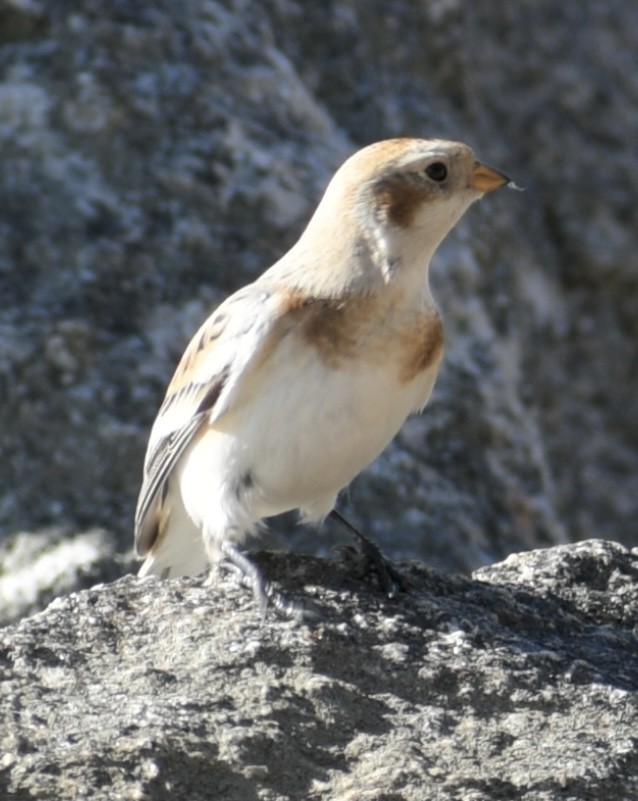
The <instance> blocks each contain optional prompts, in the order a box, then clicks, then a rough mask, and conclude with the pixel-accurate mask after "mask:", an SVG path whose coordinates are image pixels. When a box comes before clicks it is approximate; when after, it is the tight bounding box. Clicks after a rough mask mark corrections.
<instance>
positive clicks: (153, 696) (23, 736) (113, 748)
mask: <svg viewBox="0 0 638 801" xmlns="http://www.w3.org/2000/svg"><path fill="white" fill-rule="evenodd" d="M637 559H638V554H636V553H635V552H629V551H626V550H625V549H624V548H622V547H621V546H619V545H615V544H612V543H603V542H586V543H583V544H580V545H574V546H563V547H558V548H553V549H548V550H546V551H535V552H531V553H527V554H523V555H518V556H512V557H510V558H509V559H507V560H506V561H505V562H503V563H501V564H498V565H494V566H492V567H489V568H483V569H482V570H479V571H477V572H476V573H475V574H474V577H473V578H472V579H470V578H460V577H458V578H451V577H449V576H446V575H444V574H439V573H437V572H435V571H433V570H430V569H428V568H426V567H424V566H422V565H421V564H416V563H411V564H408V563H404V564H403V565H401V569H402V571H403V573H404V575H405V577H406V579H407V582H408V583H409V585H410V592H409V594H400V595H398V596H397V597H396V598H395V599H393V600H388V599H385V598H384V597H383V596H381V595H380V594H379V593H378V592H377V591H376V590H375V589H374V588H373V587H371V586H370V585H369V584H368V585H366V584H363V583H362V582H361V581H359V580H357V579H356V578H354V577H353V575H352V573H349V572H348V570H347V569H346V568H345V567H344V566H343V564H338V563H335V562H328V561H324V560H319V559H316V558H311V557H299V556H295V555H292V554H287V555H275V554H267V555H264V554H262V555H261V556H260V557H259V563H260V564H261V566H262V568H263V569H264V570H265V571H266V573H267V575H268V576H269V577H270V578H271V579H272V581H273V582H274V584H275V586H276V587H277V588H279V589H280V590H283V591H285V592H286V593H288V595H289V597H291V598H294V599H296V600H297V601H303V600H305V603H306V604H307V605H308V606H310V605H312V608H313V610H314V611H315V612H317V613H318V614H319V619H318V620H315V621H314V622H313V623H312V624H301V625H297V626H293V625H292V624H291V623H290V622H289V621H287V620H285V619H282V618H280V617H279V616H278V615H277V614H275V612H274V611H273V610H270V611H269V612H268V614H267V616H266V618H265V620H264V622H263V623H262V622H261V620H260V615H259V613H258V611H257V610H256V608H255V606H254V604H253V601H252V597H251V595H250V593H248V592H247V591H246V590H245V589H242V588H240V587H238V586H236V585H235V584H234V580H233V579H232V578H231V577H229V576H227V577H224V578H218V581H219V584H218V585H217V586H213V587H205V586H203V584H202V580H200V579H187V580H178V581H168V582H159V581H153V580H145V581H141V580H139V579H136V578H132V577H130V576H129V577H126V578H124V579H121V580H120V581H117V582H116V583H114V584H112V585H109V586H99V587H95V588H93V589H91V590H86V591H82V592H78V593H76V594H74V595H71V596H69V597H66V598H61V599H58V600H56V601H54V602H53V603H52V604H51V606H49V608H48V609H47V610H46V611H44V612H42V613H40V614H38V615H35V616H34V617H31V618H28V619H24V620H22V621H21V622H20V623H19V624H17V625H15V626H12V627H7V628H5V629H4V630H2V631H0V679H1V681H0V694H1V698H0V710H2V711H1V712H0V754H1V757H0V797H2V798H7V799H8V798H11V799H14V798H15V799H24V800H25V801H26V799H33V798H38V799H44V798H47V799H49V798H55V799H59V801H66V799H76V798H91V799H95V801H100V800H101V799H113V798H152V799H155V800H156V801H161V799H174V798H184V799H186V798H187V799H189V801H204V800H206V801H209V799H212V798H215V799H217V798H219V799H224V801H234V799H237V801H246V800H247V799H257V798H260V799H273V800H274V799H277V800H278V801H285V800H286V799H290V801H298V799H302V798H309V799H317V800H318V799H326V800H327V799H330V801H346V800H350V799H352V800H354V799H357V801H359V800H360V799H376V800H377V801H381V799H384V800H386V801H388V800H389V799H392V801H423V799H425V798H427V799H432V801H446V800H447V799H460V798H465V799H469V798H473V799H474V798H475V799H479V798H480V799H483V800H484V801H489V799H494V800H496V799H504V798H507V799H514V798H515V799H520V801H544V800H546V801H554V799H556V798H561V799H565V801H582V800H583V799H594V798H595V799H603V798H605V799H606V798H618V799H621V798H622V799H630V798H636V797H638V755H637V752H636V730H637V727H638V717H637V710H638V704H637V703H636V698H637V692H638V646H637V643H636V636H635V628H636V623H637V621H638V581H637V579H638V561H637Z"/></svg>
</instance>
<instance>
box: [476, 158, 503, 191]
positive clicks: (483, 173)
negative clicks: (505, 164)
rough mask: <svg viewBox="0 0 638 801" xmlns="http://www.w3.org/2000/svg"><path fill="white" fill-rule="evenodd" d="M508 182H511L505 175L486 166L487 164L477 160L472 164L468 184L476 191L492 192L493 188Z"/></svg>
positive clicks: (498, 187)
mask: <svg viewBox="0 0 638 801" xmlns="http://www.w3.org/2000/svg"><path fill="white" fill-rule="evenodd" d="M509 183H511V182H510V179H509V178H508V177H507V175H504V174H503V173H502V172H499V171H498V170H495V169H493V168H492V167H488V166H487V164H481V162H480V161H477V162H476V164H475V165H474V172H473V173H472V177H471V178H470V186H471V187H472V189H476V191H477V192H493V191H494V190H495V189H500V187H501V186H505V184H509Z"/></svg>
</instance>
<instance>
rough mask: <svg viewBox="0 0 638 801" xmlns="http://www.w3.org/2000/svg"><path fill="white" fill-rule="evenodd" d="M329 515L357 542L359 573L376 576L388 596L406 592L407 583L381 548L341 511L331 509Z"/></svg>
mask: <svg viewBox="0 0 638 801" xmlns="http://www.w3.org/2000/svg"><path fill="white" fill-rule="evenodd" d="M330 516H331V517H332V518H334V519H335V520H336V521H337V522H338V523H340V524H341V525H342V526H343V527H344V528H346V529H347V530H348V531H349V532H350V533H351V534H352V535H353V536H354V537H355V538H356V539H357V540H358V542H359V555H360V557H361V559H360V560H359V561H360V564H361V568H360V569H361V574H362V576H363V577H364V578H369V577H370V576H371V575H372V576H374V577H376V579H377V581H378V584H379V586H380V588H381V591H382V592H383V593H384V595H387V597H388V598H394V597H395V595H396V594H397V592H407V590H408V585H407V582H406V580H405V578H404V576H402V575H401V573H400V572H399V571H398V570H397V569H396V568H395V567H394V565H392V563H391V562H389V561H388V560H387V559H386V558H385V557H384V555H383V554H382V553H381V549H380V548H379V546H378V545H376V544H375V543H374V542H372V540H369V539H368V538H367V537H366V536H365V534H362V533H361V532H360V531H359V529H358V528H356V527H355V526H353V525H352V523H351V522H350V521H349V520H348V519H347V518H345V517H344V516H343V515H342V514H341V512H339V511H337V510H336V509H333V510H332V511H331V512H330Z"/></svg>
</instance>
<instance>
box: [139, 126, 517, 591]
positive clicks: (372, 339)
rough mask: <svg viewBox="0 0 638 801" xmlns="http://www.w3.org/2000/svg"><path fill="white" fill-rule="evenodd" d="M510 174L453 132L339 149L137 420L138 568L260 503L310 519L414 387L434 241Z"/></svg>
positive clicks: (212, 542)
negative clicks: (273, 246)
mask: <svg viewBox="0 0 638 801" xmlns="http://www.w3.org/2000/svg"><path fill="white" fill-rule="evenodd" d="M508 183H509V179H508V178H507V177H506V176H505V175H503V174H502V173H501V172H498V171H497V170H494V169H492V168H491V167H487V166H486V165H484V164H482V163H481V162H479V161H477V159H476V157H475V156H474V153H473V152H472V150H471V149H470V148H469V147H468V146H467V145H465V144H462V143H459V142H450V141H444V140H439V139H432V140H420V139H391V140H388V141H383V142H378V143H377V144H373V145H370V146H369V147H365V148H363V150H360V151H359V152H358V153H355V155H353V156H352V157H351V158H349V159H348V160H347V161H346V162H345V164H344V165H343V166H342V167H341V168H340V169H339V170H338V171H337V173H336V174H335V176H334V177H333V179H332V181H331V182H330V184H329V185H328V188H327V189H326V192H325V194H324V196H323V199H322V200H321V202H320V204H319V206H318V208H317V210H316V211H315V213H314V215H313V217H312V218H311V220H310V222H309V223H308V226H307V228H306V229H305V231H304V232H303V234H302V235H301V238H300V239H299V240H298V242H297V243H296V244H295V245H293V247H292V248H291V249H290V251H289V252H288V253H286V255H285V256H283V257H282V258H281V259H280V260H279V261H278V262H277V263H276V264H274V265H273V266H272V267H271V268H270V269H268V270H267V271H266V272H265V273H264V274H263V275H262V276H261V277H260V278H258V279H257V280H256V281H255V282H254V283H252V284H250V285H248V286H246V287H244V288H243V289H240V290H239V291H238V292H236V293H235V294H234V295H232V296H231V297H229V298H228V300H226V301H225V302H224V303H222V305H221V306H219V308H217V309H216V310H215V311H214V312H213V313H212V314H211V316H210V317H209V318H208V320H206V322H205V323H204V324H203V325H202V327H201V328H200V329H199V331H198V332H197V333H196V334H195V336H194V337H193V339H192V341H191V343H190V344H189V345H188V347H187V349H186V351H185V353H184V355H183V357H182V359H181V361H180V363H179V365H178V367H177V370H176V372H175V375H174V376H173V379H172V381H171V383H170V384H169V387H168V391H167V393H166V397H165V399H164V402H163V404H162V406H161V408H160V410H159V413H158V415H157V419H156V420H155V423H154V425H153V429H152V432H151V436H150V441H149V445H148V450H147V453H146V460H145V463H144V480H143V485H142V489H141V492H140V496H139V501H138V506H137V513H136V519H135V548H136V552H137V554H138V556H140V557H145V561H144V564H143V565H142V568H141V570H140V575H158V576H162V577H167V576H181V575H189V574H195V573H198V572H200V571H202V570H204V569H205V568H206V567H207V566H209V565H214V564H215V563H218V562H219V561H221V560H227V561H230V562H231V563H233V564H234V565H235V567H237V568H238V569H239V570H240V571H241V572H242V573H243V574H245V575H246V576H247V577H248V579H249V580H250V582H251V584H252V586H253V589H254V591H255V595H256V597H257V599H258V601H259V602H260V603H261V604H262V606H264V605H265V603H266V587H265V584H264V582H263V581H262V579H261V577H260V575H259V573H258V571H257V569H256V567H255V566H254V565H253V564H252V562H250V560H249V559H248V558H247V557H246V556H244V554H243V553H242V552H241V551H240V550H239V546H240V545H241V542H242V538H243V537H245V536H246V535H247V534H250V533H254V532H255V531H256V529H257V528H258V526H259V523H260V521H261V520H262V519H263V518H266V517H271V516H273V515H278V514H280V513H283V512H286V511H289V510H292V509H299V510H300V511H301V514H302V516H303V518H304V520H306V521H309V522H311V521H321V520H322V519H323V518H324V517H325V516H326V515H328V514H329V513H330V512H331V511H332V510H333V508H334V505H335V501H336V498H337V495H338V493H339V491H340V490H342V489H343V488H344V487H345V486H346V485H347V484H348V483H349V482H350V481H351V480H352V479H353V478H354V477H355V476H356V475H357V474H358V473H359V472H360V471H361V470H362V469H363V468H364V467H366V465H368V464H369V463H370V462H371V461H373V460H374V459H375V458H376V457H377V456H378V455H379V453H381V451H382V450H383V449H384V448H385V447H386V446H387V445H388V443H389V442H390V441H391V440H392V438H393V437H394V436H395V434H396V433H397V432H398V430H399V428H400V427H401V425H402V423H403V422H404V420H405V419H406V417H407V416H408V415H409V414H411V413H412V412H415V411H418V410H421V409H423V407H424V406H425V404H426V403H427V401H428V398H429V396H430V393H431V391H432V387H433V385H434V381H435V379H436V375H437V371H438V368H439V364H440V361H441V356H442V353H443V326H442V323H441V317H440V315H439V312H438V309H437V307H436V304H435V302H434V300H433V298H432V295H431V293H430V288H429V284H428V266H429V263H430V259H431V258H432V255H433V253H434V252H435V250H436V249H437V247H438V246H439V244H440V243H441V241H442V240H443V238H444V237H445V236H446V235H447V234H448V232H449V231H450V230H451V229H452V227H453V226H454V225H455V224H456V223H457V222H458V220H459V219H460V218H461V216H462V215H463V214H464V212H465V211H466V210H467V209H468V207H469V206H470V205H471V204H472V203H473V202H474V201H475V200H478V199H479V198H480V197H481V196H482V195H483V194H485V193H486V192H491V191H493V190H495V189H498V188H499V187H502V186H505V185H506V184H508Z"/></svg>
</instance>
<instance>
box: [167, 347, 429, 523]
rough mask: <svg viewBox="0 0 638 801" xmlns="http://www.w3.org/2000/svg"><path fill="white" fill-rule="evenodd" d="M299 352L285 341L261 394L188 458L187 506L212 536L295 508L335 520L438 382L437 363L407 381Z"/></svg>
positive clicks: (263, 377) (385, 367)
mask: <svg viewBox="0 0 638 801" xmlns="http://www.w3.org/2000/svg"><path fill="white" fill-rule="evenodd" d="M303 344H304V343H302V345H303ZM294 347H295V345H294V343H281V345H280V347H279V348H278V350H277V355H276V357H275V358H273V359H271V360H269V361H268V362H267V364H266V365H265V367H264V369H263V371H262V372H261V373H260V374H259V376H258V377H257V379H256V380H255V381H254V385H255V386H259V393H255V394H253V395H251V396H249V397H248V399H247V400H246V401H245V402H244V403H243V404H242V405H240V406H239V407H238V408H236V409H234V410H233V411H231V412H229V413H228V414H226V415H225V416H224V417H223V418H222V420H221V421H220V422H219V424H218V425H216V426H215V428H209V429H207V430H204V431H203V432H202V433H201V435H199V436H198V437H197V438H196V439H195V440H194V442H193V444H192V445H191V446H190V448H189V449H188V450H187V452H186V453H185V455H184V457H183V458H182V460H181V464H180V467H179V474H180V476H179V482H180V486H181V489H182V494H183V497H184V504H185V507H186V508H187V509H188V511H189V513H190V514H191V516H192V517H193V519H194V520H195V522H196V523H198V524H200V525H203V527H204V529H209V532H210V535H211V536H212V537H213V538H216V532H217V531H219V532H221V531H222V530H223V529H224V528H227V527H228V525H229V524H232V525H233V526H234V527H235V528H238V529H241V528H244V529H246V528H247V529H250V528H251V527H252V524H253V523H254V522H256V521H258V520H259V519H261V518H263V517H267V516H271V515H275V514H280V513H282V512H285V511H288V510H291V509H296V508H300V509H303V510H305V511H307V512H308V513H309V516H310V517H321V516H323V515H325V514H327V513H328V511H330V509H331V508H332V505H333V504H334V500H335V497H336V495H337V493H338V492H339V491H340V490H341V489H342V488H343V487H345V486H346V485H347V484H348V483H349V482H350V481H352V479H353V478H354V477H355V476H356V475H357V474H358V473H359V472H360V471H361V470H363V468H364V467H366V466H367V465H368V464H370V462H371V461H373V460H374V459H375V458H376V457H377V456H378V455H379V453H380V452H381V451H382V450H383V449H384V448H385V447H386V446H387V445H388V444H389V442H390V441H391V440H392V438H393V437H394V436H395V434H396V433H397V432H398V430H399V428H400V427H401V425H402V423H403V422H404V420H405V418H406V417H407V416H408V414H410V413H411V412H412V411H414V410H416V409H419V408H422V407H423V406H424V405H425V403H426V401H427V399H428V397H429V395H430V392H431V390H432V386H433V384H434V380H435V378H436V371H437V365H436V364H435V365H433V366H432V367H431V368H429V369H427V370H424V371H422V372H420V373H419V374H418V375H417V376H416V378H414V379H413V380H412V381H411V382H409V383H408V382H401V381H400V380H399V377H398V371H397V368H396V365H394V364H381V365H379V364H371V363H366V362H361V361H357V362H349V363H347V364H348V366H343V367H341V368H338V369H333V368H330V367H328V366H326V365H325V364H324V363H323V362H322V361H321V359H320V358H319V356H318V355H317V353H316V352H315V351H314V350H313V349H311V348H308V347H307V346H306V347H302V348H301V349H297V350H296V351H294V350H293V348H294Z"/></svg>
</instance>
